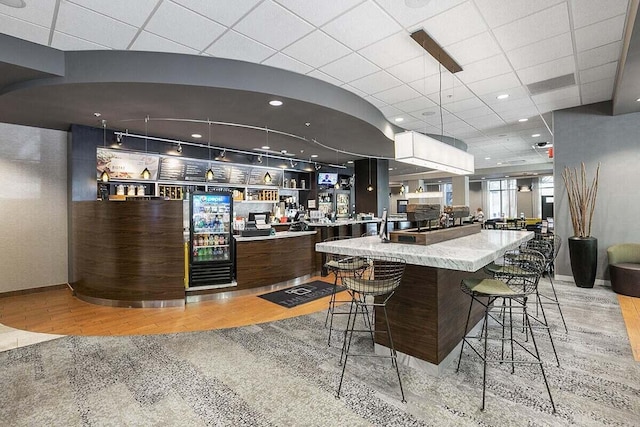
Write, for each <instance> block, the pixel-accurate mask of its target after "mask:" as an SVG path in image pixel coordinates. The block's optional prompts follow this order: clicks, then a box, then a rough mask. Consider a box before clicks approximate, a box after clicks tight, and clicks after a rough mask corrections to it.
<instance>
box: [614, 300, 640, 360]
mask: <svg viewBox="0 0 640 427" xmlns="http://www.w3.org/2000/svg"><path fill="white" fill-rule="evenodd" d="M618 302H619V303H620V310H621V311H622V317H623V318H624V323H625V325H626V326H627V334H629V342H630V343H631V350H632V351H633V358H634V359H635V360H637V361H640V298H632V297H628V296H625V295H618Z"/></svg>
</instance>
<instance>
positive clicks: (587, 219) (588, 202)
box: [562, 163, 600, 237]
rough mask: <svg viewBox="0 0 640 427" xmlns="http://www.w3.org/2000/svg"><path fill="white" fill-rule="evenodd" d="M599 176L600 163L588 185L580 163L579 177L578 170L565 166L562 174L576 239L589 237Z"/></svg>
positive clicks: (584, 171) (584, 170)
mask: <svg viewBox="0 0 640 427" xmlns="http://www.w3.org/2000/svg"><path fill="white" fill-rule="evenodd" d="M599 176H600V163H598V168H597V169H596V176H595V177H594V178H593V181H592V182H591V184H590V185H588V184H587V170H586V168H585V166H584V163H582V169H581V173H580V175H578V169H577V168H574V169H570V168H568V167H566V166H565V168H564V172H562V178H563V179H564V186H565V187H566V189H567V196H568V197H569V212H570V214H571V223H572V224H573V232H574V235H575V236H577V237H589V236H591V221H592V220H593V210H594V209H595V207H596V196H597V195H598V178H599Z"/></svg>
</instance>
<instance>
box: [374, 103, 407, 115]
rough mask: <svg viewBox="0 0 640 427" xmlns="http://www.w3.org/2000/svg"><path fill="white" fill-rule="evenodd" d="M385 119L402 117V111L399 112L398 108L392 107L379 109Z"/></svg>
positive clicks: (386, 106)
mask: <svg viewBox="0 0 640 427" xmlns="http://www.w3.org/2000/svg"><path fill="white" fill-rule="evenodd" d="M378 109H379V110H380V112H382V114H384V116H385V117H393V116H400V115H402V111H400V110H398V109H397V108H396V107H393V106H391V105H385V106H384V107H380V108H378Z"/></svg>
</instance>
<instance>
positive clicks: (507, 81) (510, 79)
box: [467, 73, 521, 96]
mask: <svg viewBox="0 0 640 427" xmlns="http://www.w3.org/2000/svg"><path fill="white" fill-rule="evenodd" d="M467 86H468V87H469V89H471V90H472V91H473V93H475V94H476V95H479V96H480V95H486V94H489V93H494V92H498V91H500V92H503V93H508V92H509V91H508V89H511V88H515V87H519V86H521V85H520V80H518V76H516V75H515V73H506V74H502V75H499V76H495V77H491V78H488V79H484V80H480V81H477V82H473V83H469V84H468V85H467Z"/></svg>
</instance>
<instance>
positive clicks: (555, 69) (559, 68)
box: [516, 55, 576, 85]
mask: <svg viewBox="0 0 640 427" xmlns="http://www.w3.org/2000/svg"><path fill="white" fill-rule="evenodd" d="M575 71H576V61H575V59H574V57H573V55H572V56H565V57H564V58H560V59H556V60H554V61H550V62H546V63H544V64H539V65H534V66H533V67H529V68H523V69H522V70H518V71H516V73H517V74H518V77H520V80H521V81H522V83H524V84H525V85H528V84H531V83H535V82H541V81H543V80H547V79H550V78H553V77H559V76H564V75H565V74H570V73H574V72H575Z"/></svg>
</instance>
